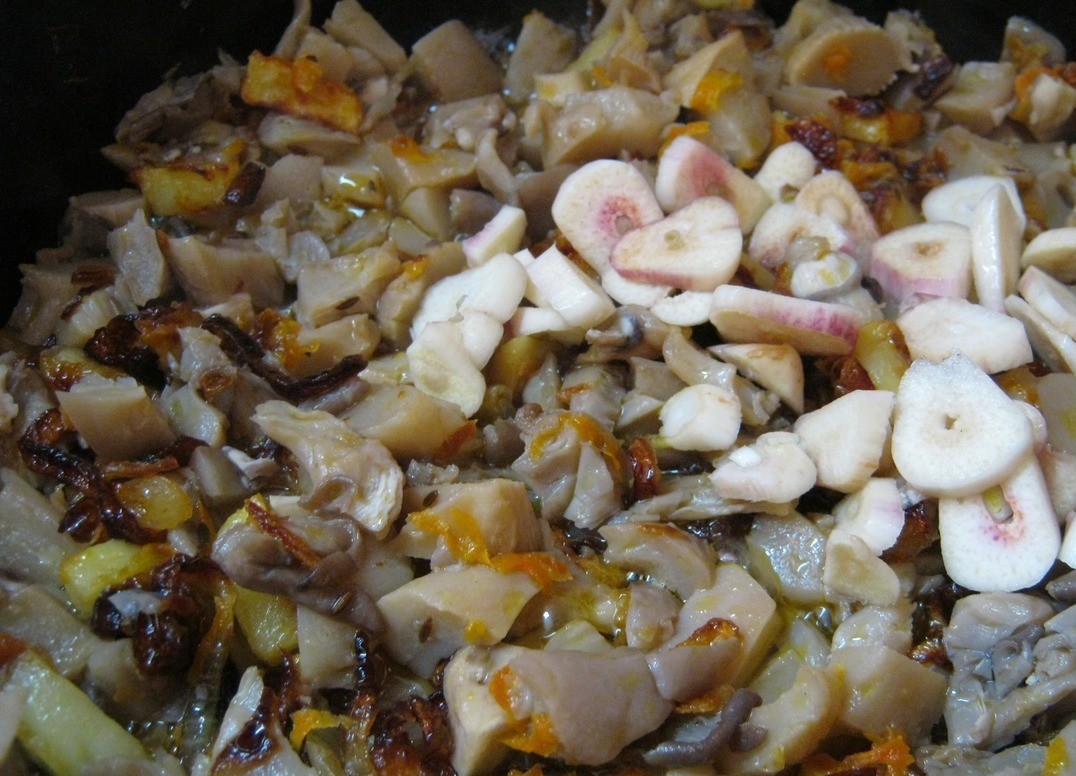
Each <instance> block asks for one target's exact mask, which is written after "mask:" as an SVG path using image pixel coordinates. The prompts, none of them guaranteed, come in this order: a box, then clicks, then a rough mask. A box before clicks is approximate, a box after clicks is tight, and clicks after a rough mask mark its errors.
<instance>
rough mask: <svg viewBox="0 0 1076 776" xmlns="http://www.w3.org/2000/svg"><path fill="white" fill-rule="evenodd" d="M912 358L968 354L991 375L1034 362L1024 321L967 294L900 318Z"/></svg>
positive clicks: (929, 304) (935, 301) (935, 302)
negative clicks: (977, 300)
mask: <svg viewBox="0 0 1076 776" xmlns="http://www.w3.org/2000/svg"><path fill="white" fill-rule="evenodd" d="M897 326H898V327H899V328H900V331H901V333H902V334H903V335H904V341H905V343H906V344H907V346H908V353H909V354H910V355H911V357H912V359H913V360H914V359H917V358H926V359H929V360H931V361H935V362H938V361H944V360H945V359H947V358H948V357H949V356H951V355H953V354H954V353H958V352H959V353H963V354H964V355H965V356H967V357H968V358H970V359H971V360H972V361H974V362H975V364H976V365H977V366H978V367H979V368H980V369H982V370H983V371H984V372H986V373H987V374H991V375H992V374H996V373H997V372H1004V371H1005V370H1007V369H1015V368H1016V367H1018V366H1020V365H1022V364H1026V363H1028V362H1029V361H1031V359H1032V358H1034V356H1033V355H1032V353H1031V344H1030V343H1029V342H1028V339H1027V332H1026V331H1025V330H1024V327H1023V325H1022V324H1021V323H1020V321H1018V320H1016V319H1015V318H1011V317H1010V316H1008V315H1006V314H1005V313H998V312H994V311H993V310H988V309H986V308H985V307H983V306H982V305H978V304H973V303H971V302H969V301H967V300H966V299H945V298H942V299H932V300H930V301H929V302H923V304H920V305H917V306H915V307H913V308H912V309H911V310H908V311H907V312H906V313H904V314H903V315H901V316H900V317H899V318H897Z"/></svg>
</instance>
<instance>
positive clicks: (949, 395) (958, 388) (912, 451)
mask: <svg viewBox="0 0 1076 776" xmlns="http://www.w3.org/2000/svg"><path fill="white" fill-rule="evenodd" d="M1032 442H1033V439H1032V433H1031V426H1030V424H1029V423H1028V419H1027V415H1026V414H1025V413H1024V411H1023V410H1022V409H1021V408H1020V406H1019V405H1018V404H1017V403H1016V402H1014V401H1013V400H1012V399H1010V398H1009V397H1008V396H1006V395H1005V392H1004V391H1002V390H1001V388H999V387H998V386H997V385H996V384H995V383H994V381H993V380H991V379H990V378H989V377H988V376H987V375H986V373H985V372H983V371H982V370H981V369H980V368H979V367H977V366H976V365H975V364H974V362H972V361H971V360H970V359H969V358H968V357H967V356H965V355H963V354H960V353H958V354H956V355H953V356H950V357H949V358H947V359H945V360H944V361H942V362H941V363H940V364H935V363H933V362H931V361H928V360H926V359H922V358H921V359H917V360H916V361H914V362H912V365H911V366H910V367H908V370H907V371H906V372H905V373H904V377H903V378H901V381H900V387H899V388H898V389H897V403H896V413H895V417H894V422H893V440H892V452H893V462H894V463H895V464H896V467H897V471H898V472H900V474H901V476H902V477H904V479H905V480H907V481H908V484H909V485H911V486H912V487H914V488H916V489H918V490H920V491H922V492H923V493H926V494H928V495H934V496H945V497H949V498H961V497H964V496H971V495H974V494H977V493H982V492H983V491H984V490H986V489H987V488H991V487H993V486H995V485H998V484H999V483H1001V482H1002V481H1003V480H1005V479H1006V478H1007V477H1009V476H1010V475H1012V474H1013V472H1015V471H1016V469H1017V468H1018V467H1019V466H1020V465H1021V463H1022V462H1023V460H1024V459H1025V458H1026V457H1027V456H1028V455H1029V454H1030V452H1031V447H1032Z"/></svg>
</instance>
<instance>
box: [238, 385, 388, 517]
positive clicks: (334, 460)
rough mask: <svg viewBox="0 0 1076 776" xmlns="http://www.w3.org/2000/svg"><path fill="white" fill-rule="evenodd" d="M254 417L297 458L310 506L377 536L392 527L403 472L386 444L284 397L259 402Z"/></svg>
mask: <svg viewBox="0 0 1076 776" xmlns="http://www.w3.org/2000/svg"><path fill="white" fill-rule="evenodd" d="M254 422H255V423H257V424H258V425H259V426H260V427H261V429H262V430H263V431H264V432H265V433H266V434H267V435H268V436H269V438H270V439H272V440H273V441H274V442H277V443H278V444H281V445H284V446H285V447H287V448H288V449H289V450H291V451H292V453H293V454H294V455H295V456H296V458H297V459H298V460H299V465H300V467H301V470H302V472H303V475H304V477H305V484H304V488H303V490H304V496H303V500H304V504H305V505H306V506H307V507H308V508H309V509H311V510H313V511H315V512H318V513H321V514H325V515H333V516H336V515H339V516H344V517H348V518H350V519H352V520H354V521H355V522H356V523H357V524H358V525H361V526H362V527H363V528H365V529H367V530H368V531H370V532H371V533H373V534H375V535H377V536H382V537H383V536H385V535H386V534H387V533H388V531H389V527H390V525H391V523H392V521H393V520H395V519H396V516H397V515H398V514H399V513H400V506H401V504H402V501H403V472H402V471H400V467H399V464H397V463H396V460H395V459H394V458H393V457H392V455H391V454H390V453H389V452H388V450H386V449H385V447H384V445H382V444H381V443H380V442H376V441H374V440H372V439H364V438H363V437H361V436H359V435H358V434H356V433H355V432H354V431H352V430H351V429H350V428H348V427H347V426H346V425H345V424H344V423H343V421H341V420H338V419H337V418H335V417H333V416H332V415H330V414H328V413H327V412H319V411H316V410H315V411H303V410H300V409H298V408H297V407H294V406H292V405H290V404H287V403H286V402H282V401H270V402H265V403H263V404H260V405H258V407H257V409H256V410H255V412H254Z"/></svg>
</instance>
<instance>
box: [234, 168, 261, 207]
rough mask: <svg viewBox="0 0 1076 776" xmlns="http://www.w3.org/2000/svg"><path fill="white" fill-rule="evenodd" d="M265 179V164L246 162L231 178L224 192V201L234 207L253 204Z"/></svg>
mask: <svg viewBox="0 0 1076 776" xmlns="http://www.w3.org/2000/svg"><path fill="white" fill-rule="evenodd" d="M264 181H265V165H264V164H259V163H258V162H247V163H246V164H245V165H243V168H242V169H241V170H240V171H239V174H238V175H236V176H235V178H233V179H232V183H231V185H230V186H228V190H227V191H226V192H224V201H225V202H226V203H227V204H229V205H232V206H234V207H247V206H248V205H253V204H254V200H256V199H257V198H258V192H259V191H261V187H262V183H263V182H264Z"/></svg>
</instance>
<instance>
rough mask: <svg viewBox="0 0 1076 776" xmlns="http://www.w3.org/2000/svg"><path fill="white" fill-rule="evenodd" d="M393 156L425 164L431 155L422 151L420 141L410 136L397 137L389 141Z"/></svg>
mask: <svg viewBox="0 0 1076 776" xmlns="http://www.w3.org/2000/svg"><path fill="white" fill-rule="evenodd" d="M389 148H390V149H391V150H392V155H393V156H395V157H396V158H397V159H403V160H404V161H407V162H425V161H427V160H428V159H429V158H430V155H429V154H428V153H426V152H425V151H423V150H422V146H420V145H419V144H418V141H417V140H415V138H413V137H411V136H410V135H396V136H395V137H394V138H392V140H391V141H389Z"/></svg>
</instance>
